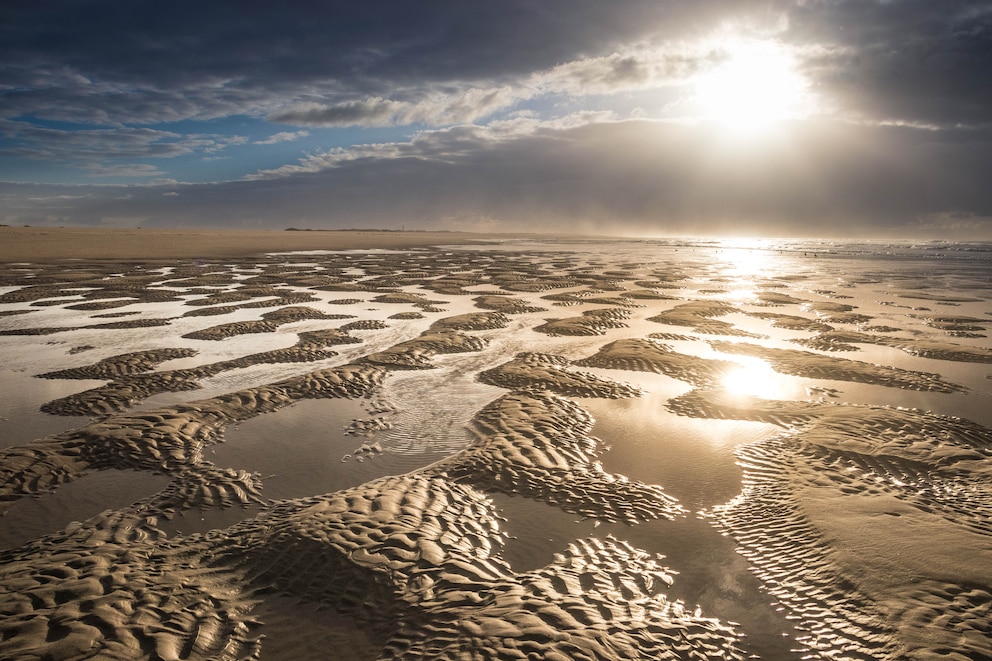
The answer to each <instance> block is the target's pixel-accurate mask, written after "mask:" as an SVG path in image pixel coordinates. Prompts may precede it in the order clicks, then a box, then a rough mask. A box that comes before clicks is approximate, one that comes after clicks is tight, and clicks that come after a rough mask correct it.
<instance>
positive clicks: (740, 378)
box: [720, 356, 785, 399]
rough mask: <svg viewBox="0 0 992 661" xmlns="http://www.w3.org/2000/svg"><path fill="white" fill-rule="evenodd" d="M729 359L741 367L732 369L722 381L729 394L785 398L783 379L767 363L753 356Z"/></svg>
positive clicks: (731, 357) (721, 383) (730, 357)
mask: <svg viewBox="0 0 992 661" xmlns="http://www.w3.org/2000/svg"><path fill="white" fill-rule="evenodd" d="M727 358H729V359H731V360H733V361H734V362H736V363H738V364H739V365H740V366H739V367H734V368H732V369H730V370H729V371H728V372H727V373H726V374H724V376H723V378H721V379H720V385H721V386H722V388H723V390H724V391H725V392H726V393H727V394H729V395H739V396H749V397H760V398H762V399H781V398H783V396H784V391H785V388H784V387H783V386H782V384H781V377H780V376H779V375H778V374H777V373H776V372H775V370H773V369H772V368H771V366H770V365H769V364H768V363H767V362H766V361H764V360H761V359H760V358H754V357H752V356H727Z"/></svg>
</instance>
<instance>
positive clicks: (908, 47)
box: [783, 0, 992, 127]
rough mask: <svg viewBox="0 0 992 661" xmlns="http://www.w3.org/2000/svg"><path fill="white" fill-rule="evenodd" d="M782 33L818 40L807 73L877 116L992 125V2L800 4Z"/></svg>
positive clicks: (848, 103) (836, 0)
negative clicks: (991, 46)
mask: <svg viewBox="0 0 992 661" xmlns="http://www.w3.org/2000/svg"><path fill="white" fill-rule="evenodd" d="M783 38H786V39H788V40H790V41H791V42H792V43H795V44H799V45H805V46H810V45H815V46H816V47H817V49H816V53H815V54H812V55H811V57H810V59H809V60H808V61H807V72H808V73H809V74H810V75H811V76H812V77H813V79H814V80H815V81H816V83H817V85H818V87H819V89H820V90H821V92H822V93H823V94H824V95H827V96H831V97H834V98H836V99H837V100H838V103H839V104H841V105H842V106H843V107H845V108H847V109H849V110H850V111H854V112H857V113H859V114H860V116H862V117H863V118H866V119H868V120H871V121H890V122H904V123H909V124H920V125H932V126H948V127H954V126H961V125H970V126H990V125H992V114H990V113H992V48H990V44H992V3H990V2H988V1H987V0H985V1H975V0H948V1H946V2H927V1H926V0H901V1H900V2H860V1H857V2H855V1H854V0H829V1H821V2H797V3H796V4H795V6H793V7H792V8H790V10H789V12H788V29H787V31H786V32H785V33H784V35H783Z"/></svg>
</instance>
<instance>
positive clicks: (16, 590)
mask: <svg viewBox="0 0 992 661" xmlns="http://www.w3.org/2000/svg"><path fill="white" fill-rule="evenodd" d="M23 229H25V230H26V229H28V228H23ZM0 230H2V231H3V232H4V233H6V232H10V233H11V235H16V234H17V233H18V231H19V230H18V229H17V228H0ZM45 231H47V230H38V231H34V232H31V233H29V234H30V236H27V235H24V236H22V242H21V246H22V248H23V249H25V250H27V252H31V251H32V250H33V251H37V252H39V253H44V254H43V255H40V256H38V257H26V258H23V259H22V260H20V261H10V262H6V263H3V264H0V386H2V388H0V511H2V512H3V514H4V516H3V517H2V518H0V657H3V658H60V659H77V658H78V659H82V658H92V657H94V656H100V657H101V658H119V659H135V658H148V659H153V658H154V659H173V658H190V659H207V658H221V659H255V658H262V659H266V658H272V659H279V658H297V659H319V658H327V656H328V655H329V654H330V655H332V656H334V657H335V658H341V659H356V660H364V659H369V660H373V659H421V658H435V659H462V658H465V655H466V653H467V652H466V650H471V652H472V654H474V655H475V656H474V657H473V658H528V657H536V658H589V659H602V660H604V661H606V660H613V659H659V658H723V659H744V658H754V657H758V658H767V659H790V658H794V659H805V658H837V657H850V658H860V659H892V658H900V659H901V658H909V659H914V658H919V659H924V658H933V657H934V656H936V655H940V656H942V657H946V658H960V659H965V658H987V657H990V656H992V627H990V620H989V618H988V613H989V612H990V611H989V609H990V606H992V573H990V572H992V570H990V567H992V524H990V521H992V491H990V488H992V487H990V485H992V406H989V404H990V398H992V379H990V376H992V372H990V366H992V350H990V349H989V347H988V335H989V331H990V329H992V286H990V284H989V283H990V282H992V279H990V277H989V276H990V271H992V266H990V262H989V260H987V259H985V258H984V255H985V254H987V253H984V252H981V251H978V250H977V249H976V248H975V247H974V246H969V250H967V251H954V250H953V246H951V247H945V248H944V249H943V250H942V251H934V250H933V249H932V247H930V246H924V247H923V249H921V248H920V247H918V246H915V245H912V244H906V245H901V244H900V245H886V246H884V250H882V251H879V252H873V250H874V249H873V248H872V247H870V246H869V247H865V246H861V245H850V246H843V245H835V244H829V245H827V244H823V243H822V242H783V241H768V242H743V243H742V242H734V241H730V240H727V241H718V240H644V241H625V240H615V241H604V240H596V241H591V240H588V239H580V238H576V239H571V240H566V239H564V238H557V239H547V238H545V239H539V238H537V237H524V238H521V237H516V239H514V238H513V237H505V236H493V237H481V236H480V235H460V234H459V235H456V234H449V233H446V232H444V233H438V234H437V235H428V234H422V233H419V232H413V233H393V232H380V233H375V232H373V233H367V234H366V233H363V232H354V233H352V232H327V233H324V232H305V231H297V232H273V233H257V236H255V234H253V233H247V234H245V233H220V232H218V233H212V232H206V233H198V232H183V231H178V232H174V233H173V232H154V233H146V232H147V231H146V230H106V231H103V230H89V231H81V232H82V234H80V235H79V236H80V237H82V236H85V237H86V238H85V241H84V240H83V239H80V240H79V245H80V246H83V245H85V246H87V247H86V248H85V249H83V248H80V249H79V250H78V251H76V252H75V253H73V251H72V250H71V248H72V246H71V245H70V244H71V243H72V242H71V241H70V240H69V238H70V237H71V236H72V234H71V232H72V231H74V230H64V231H63V230H50V232H52V233H53V235H58V236H59V237H61V238H59V242H61V243H60V244H59V245H61V246H62V247H61V248H59V250H62V251H64V252H65V254H67V255H70V254H71V255H74V256H73V257H72V258H71V259H62V258H61V257H57V256H56V255H58V254H61V253H58V251H56V250H51V251H48V252H45V245H46V241H45V237H46V236H48V235H47V234H45ZM297 235H299V237H297ZM0 236H2V235H0ZM108 237H127V238H126V240H121V241H118V242H111V243H110V245H100V244H101V243H106V242H107V241H108ZM148 237H157V238H158V239H160V240H161V242H160V243H161V244H160V245H149V246H147V247H146V248H145V249H146V250H147V252H144V253H142V252H140V250H141V248H140V247H138V246H137V244H140V243H144V242H148V243H155V242H154V241H150V242H149V241H148ZM169 237H171V238H172V239H174V240H175V244H174V245H166V239H168V238H169ZM233 237H238V238H239V240H238V241H237V242H235V243H237V245H227V243H226V242H228V241H233ZM245 237H248V238H245ZM201 238H202V241H201ZM284 238H285V240H286V241H287V242H288V243H282V242H281V241H282V240H283V239H284ZM432 239H436V240H437V241H438V243H437V244H432V243H431V241H432ZM211 241H216V242H218V246H219V247H216V248H215V249H213V250H214V252H213V253H211V252H209V251H206V249H205V248H204V246H209V245H212V244H211V243H210V242H211ZM253 241H254V242H257V243H253ZM297 241H299V242H302V245H301V244H300V243H294V242H297ZM320 241H323V243H320ZM418 241H424V242H425V243H423V244H421V243H417V242H418ZM132 242H133V243H134V244H135V245H134V247H127V246H129V245H132ZM315 242H317V243H315ZM221 244H223V245H221ZM177 246H178V247H177ZM197 246H199V247H200V250H199V251H197V252H190V253H186V252H174V251H175V250H192V248H194V247H197ZM438 246H442V247H438ZM27 247H30V250H28V249H27ZM376 248H378V249H379V250H376ZM382 248H390V250H381V249H382ZM6 249H7V248H6V246H5V247H4V250H6ZM300 250H305V251H302V252H301V251H300ZM86 251H90V252H88V253H86ZM128 251H134V252H131V253H129V252H128ZM83 254H86V256H85V257H82V256H81V255H83ZM136 255H137V256H136ZM811 255H815V257H811ZM53 262H57V264H55V266H54V267H53Z"/></svg>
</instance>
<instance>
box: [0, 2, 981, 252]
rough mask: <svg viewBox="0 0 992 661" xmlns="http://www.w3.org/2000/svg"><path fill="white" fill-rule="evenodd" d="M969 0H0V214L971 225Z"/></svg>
mask: <svg viewBox="0 0 992 661" xmlns="http://www.w3.org/2000/svg"><path fill="white" fill-rule="evenodd" d="M990 71H992V2H977V1H970V2H968V1H959V0H944V1H942V2H939V3H938V2H932V1H924V0H898V1H892V0H793V1H780V0H762V1H760V2H759V1H757V0H736V1H730V0H708V1H707V0H703V1H697V2H687V1H675V0H616V1H614V2H601V1H593V0H553V1H549V0H532V1H528V2H523V1H520V2H515V1H507V2H503V3H482V2H474V1H471V0H464V1H461V2H422V3H409V2H367V3H360V4H359V3H350V2H349V3H338V2H323V3H313V2H285V3H279V4H278V5H276V4H274V3H268V2H252V1H245V2H240V3H238V4H237V5H229V4H220V3H203V2H195V3H194V2H189V1H186V0H179V1H177V2H171V3H168V4H166V5H163V4H161V3H151V2H129V3H122V2H109V1H106V0H92V1H90V2H75V1H69V0H64V1H63V0H51V1H48V2H44V3H7V4H6V5H5V6H4V7H3V8H0V223H5V224H33V225H107V226H135V225H141V226H163V227H164V226H211V227H272V228H276V229H278V228H282V227H286V226H289V225H294V226H308V227H315V228H318V227H329V228H332V227H400V226H406V227H408V228H436V229H468V230H487V231H491V230H518V229H529V230H540V229H544V230H548V231H564V230H581V231H587V232H598V231H623V232H633V233H641V234H685V233H691V234H705V233H727V232H733V233H735V234H748V235H751V234H754V235H757V234H777V235H783V234H788V235H809V234H817V235H820V234H836V235H843V236H851V235H855V234H865V235H880V236H883V235H884V236H888V235H897V236H939V237H942V238H943V237H948V236H956V237H957V236H959V237H962V238H965V237H969V238H973V237H992V193H990V192H989V190H988V189H989V187H988V186H987V184H986V182H985V180H986V179H987V174H986V173H987V172H989V171H990V170H992V121H990V114H992V98H990V97H992V74H990Z"/></svg>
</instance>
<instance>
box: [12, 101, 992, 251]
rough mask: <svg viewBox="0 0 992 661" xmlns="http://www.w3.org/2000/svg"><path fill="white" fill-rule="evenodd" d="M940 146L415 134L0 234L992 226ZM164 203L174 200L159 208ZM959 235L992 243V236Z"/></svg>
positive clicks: (623, 132) (547, 133) (874, 137)
mask: <svg viewBox="0 0 992 661" xmlns="http://www.w3.org/2000/svg"><path fill="white" fill-rule="evenodd" d="M936 137H937V136H935V134H934V132H933V131H925V130H921V129H916V128H912V127H896V126H884V127H883V126H856V125H851V124H845V123H836V122H834V123H830V122H821V123H818V124H817V125H815V126H813V125H811V124H810V123H809V122H799V123H796V124H795V125H793V126H792V127H791V130H789V131H787V132H785V133H783V134H781V135H780V136H779V137H778V138H777V139H770V140H766V141H765V142H763V143H762V145H761V150H760V158H757V157H756V151H755V150H754V148H750V149H748V148H744V147H742V146H741V145H737V146H734V145H732V144H730V143H728V142H727V141H726V140H722V139H720V138H719V137H718V136H716V135H715V133H714V131H713V130H712V127H708V126H705V125H698V126H695V127H689V129H688V130H687V128H686V127H685V126H684V125H676V124H673V123H665V122H652V121H602V122H599V123H578V122H577V123H575V124H574V125H572V126H556V125H546V124H543V123H540V122H538V123H534V122H528V120H526V119H522V120H520V121H519V122H516V123H514V122H508V123H507V124H506V125H505V126H503V127H501V128H499V129H487V128H483V127H455V128H452V129H447V130H442V131H430V132H423V133H421V134H419V135H418V136H417V138H416V139H415V140H413V141H411V142H409V143H388V144H382V145H375V146H367V147H365V148H363V149H361V150H358V152H357V153H350V154H349V153H348V152H347V150H336V151H332V152H328V153H327V154H324V155H321V156H313V157H310V158H309V159H305V160H304V162H302V163H301V164H299V165H298V167H297V169H295V170H291V169H286V170H283V171H282V172H280V173H278V175H279V176H275V174H274V173H273V174H271V175H270V176H268V177H265V178H259V179H256V180H253V181H239V182H225V183H217V184H196V185H192V184H188V185H180V186H175V185H171V186H129V187H93V186H89V187H83V188H73V189H69V190H67V189H65V188H60V187H44V188H39V187H27V186H19V185H13V184H3V185H0V195H4V196H6V197H5V198H4V199H5V205H4V206H5V207H6V209H7V211H6V212H5V213H6V216H5V217H4V220H2V221H0V222H6V223H8V224H15V223H18V224H19V223H24V222H32V219H37V218H49V217H51V218H54V217H58V218H59V219H60V222H62V223H66V222H72V223H86V224H93V223H98V222H100V220H101V219H102V218H104V217H113V218H120V217H145V218H147V222H146V225H148V226H151V225H175V224H179V225H182V224H194V225H202V224H208V223H209V224H213V225H218V226H228V227H239V226H243V225H244V224H246V223H247V224H251V225H252V226H255V225H261V226H269V227H275V228H280V227H282V226H284V225H286V224H287V223H288V222H289V221H288V219H292V221H293V224H294V225H296V226H310V227H362V226H365V227H369V226H371V227H382V226H387V227H398V226H400V225H405V226H406V227H408V228H426V227H437V226H439V224H441V223H442V219H448V220H445V221H443V222H444V223H446V224H447V225H446V226H448V228H449V229H450V224H451V223H453V222H455V220H452V219H475V220H478V219H486V226H487V227H494V228H495V227H498V228H500V229H504V230H530V231H533V230H535V229H547V230H554V229H558V230H565V231H576V230H586V231H589V232H597V231H599V232H620V231H626V232H639V233H647V232H650V233H686V234H706V233H711V232H721V231H730V230H736V231H738V232H739V231H741V228H743V227H747V228H750V229H751V230H752V231H763V232H765V233H769V234H777V235H809V234H811V233H812V234H828V235H829V234H834V235H848V236H850V235H858V234H865V235H872V234H881V235H886V234H898V233H914V234H916V233H920V232H922V231H929V230H927V228H926V227H924V226H922V225H921V224H920V220H919V219H921V218H941V217H942V214H945V215H946V214H947V213H950V212H954V213H957V214H961V213H966V214H971V215H972V216H973V217H974V218H984V217H988V216H992V195H990V193H989V192H988V191H987V187H986V185H985V181H984V178H985V177H984V175H983V173H985V172H988V171H989V169H990V168H992V155H990V153H989V152H988V151H987V150H976V149H975V148H974V147H973V141H974V139H975V138H976V137H982V138H983V139H988V138H989V137H990V136H988V135H982V136H976V135H974V134H973V133H971V132H968V131H960V132H958V133H957V134H956V135H954V136H949V139H946V140H943V139H936V140H935V138H936ZM957 163H964V164H965V165H966V166H967V170H961V169H959V168H958V167H957V166H956V164H957ZM962 172H966V173H970V174H966V175H965V176H962ZM934 173H936V174H934ZM42 192H44V194H41V193H42ZM69 192H74V193H77V194H78V193H82V192H85V193H86V194H87V195H88V196H89V197H87V198H85V199H80V200H77V201H75V203H74V204H73V205H72V209H70V210H66V209H65V206H66V205H65V204H64V202H61V201H60V202H58V203H57V204H56V203H54V202H53V203H52V204H51V206H50V207H49V206H48V205H47V203H46V202H45V201H44V199H45V197H46V195H64V194H67V193H69ZM169 192H179V193H181V194H180V195H179V196H170V197H168V198H166V199H163V194H166V193H169ZM125 195H127V196H130V197H128V198H126V199H125V198H124V196H125ZM29 198H30V199H29ZM166 200H167V204H166ZM475 220H473V221H472V222H475ZM35 222H37V221H35ZM959 229H960V230H961V231H964V232H972V233H981V232H985V233H986V236H987V233H988V232H989V231H990V229H992V228H989V227H988V226H987V225H985V224H982V223H979V224H978V225H975V224H974V223H972V224H971V225H969V226H967V227H966V226H964V225H961V224H960V223H959Z"/></svg>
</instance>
